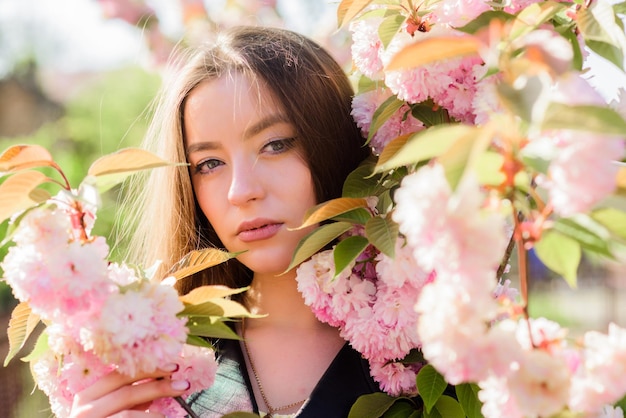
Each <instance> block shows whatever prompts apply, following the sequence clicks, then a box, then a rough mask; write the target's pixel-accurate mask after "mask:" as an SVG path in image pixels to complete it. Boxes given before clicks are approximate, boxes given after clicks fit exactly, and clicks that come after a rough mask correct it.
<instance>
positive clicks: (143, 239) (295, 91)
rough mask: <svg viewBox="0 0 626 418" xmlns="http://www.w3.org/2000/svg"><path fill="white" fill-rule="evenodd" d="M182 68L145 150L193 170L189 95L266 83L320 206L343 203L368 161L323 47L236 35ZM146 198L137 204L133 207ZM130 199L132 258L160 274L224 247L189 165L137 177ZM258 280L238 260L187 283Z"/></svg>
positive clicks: (292, 37)
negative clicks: (189, 256)
mask: <svg viewBox="0 0 626 418" xmlns="http://www.w3.org/2000/svg"><path fill="white" fill-rule="evenodd" d="M180 57H181V58H180V60H181V62H183V65H182V66H179V67H178V70H177V71H175V74H176V76H175V77H174V78H173V79H172V80H170V82H168V83H165V84H164V86H163V88H162V93H161V95H160V100H159V101H158V102H157V107H156V109H155V115H154V119H153V122H152V124H151V127H150V129H149V131H148V134H147V136H146V140H145V141H144V144H143V146H144V147H145V148H147V149H149V150H151V151H153V152H155V153H157V154H158V155H160V156H161V157H163V158H165V159H168V160H171V161H179V162H185V161H186V157H185V151H184V144H183V143H184V141H183V135H184V132H183V120H182V119H183V110H184V106H185V101H186V98H187V96H188V95H189V93H190V92H191V90H193V89H194V88H195V87H196V86H197V85H198V84H199V83H201V82H202V81H204V80H210V79H216V78H219V77H222V76H225V75H228V74H232V73H234V72H237V73H241V74H243V75H245V76H246V77H248V78H249V79H250V80H252V81H262V82H263V84H264V85H265V86H267V87H268V88H269V89H270V91H271V92H272V94H273V95H274V97H275V98H276V99H277V101H278V103H279V104H280V105H281V106H282V107H283V109H284V111H285V113H286V115H287V116H288V117H289V118H290V122H291V123H292V124H293V126H294V127H295V128H296V130H297V135H298V138H299V146H301V147H302V154H303V157H304V159H305V161H306V162H307V164H308V166H309V168H310V170H311V174H312V178H313V182H314V187H315V193H316V197H317V200H318V202H322V201H326V200H329V199H332V198H335V197H339V196H340V195H341V189H342V185H343V181H344V180H345V178H346V176H347V175H348V174H349V173H350V172H351V171H352V170H353V169H355V168H356V167H357V165H358V164H359V163H360V162H361V161H363V160H364V159H365V158H366V157H367V156H368V155H369V154H370V149H369V148H368V147H366V146H364V140H363V138H362V137H361V134H360V132H359V130H358V128H357V127H356V125H355V123H354V121H353V120H352V118H351V116H350V109H351V99H352V95H353V90H352V87H351V85H350V82H349V80H348V78H347V76H346V75H345V73H344V71H343V70H342V68H341V67H340V66H339V65H338V64H337V62H336V61H335V60H334V59H333V58H332V56H331V55H330V54H329V53H328V52H327V51H325V50H324V49H323V48H322V47H320V46H319V45H318V44H316V43H315V42H313V41H312V40H310V39H308V38H306V37H304V36H302V35H299V34H297V33H294V32H291V31H287V30H282V29H275V28H267V27H238V28H234V29H231V30H229V31H227V32H225V33H222V34H219V35H218V36H217V38H216V39H215V40H214V41H213V42H211V43H210V44H207V45H204V46H202V47H200V48H197V49H195V50H193V51H188V52H187V53H185V54H183V55H180ZM137 194H139V198H138V199H135V198H136V197H137ZM129 196H130V197H131V198H133V199H134V200H133V201H132V202H133V203H132V204H131V205H130V209H131V212H132V213H131V219H133V221H132V222H133V223H132V226H131V227H130V228H127V229H126V231H128V232H127V233H128V234H130V235H131V237H130V255H129V256H130V259H131V260H132V261H138V262H140V263H142V264H143V265H151V264H152V263H154V262H155V261H156V260H161V262H162V265H161V269H160V271H161V274H163V273H164V272H166V271H167V270H168V269H169V268H170V267H171V266H172V265H173V264H175V263H176V262H177V261H178V260H179V259H180V258H182V257H183V256H184V255H185V254H186V253H188V252H189V251H192V250H194V249H199V248H206V247H218V248H222V247H223V245H222V243H221V242H220V240H219V238H218V237H217V235H216V234H215V231H214V230H213V228H212V226H211V225H210V224H209V222H208V221H207V219H206V217H205V216H204V214H203V213H202V211H201V210H200V208H199V207H198V205H197V202H196V199H195V197H194V193H193V188H192V186H191V180H190V177H189V173H188V169H187V167H185V166H179V167H170V168H166V169H162V168H161V169H156V170H153V171H152V172H150V173H149V175H148V176H147V177H146V178H143V179H141V178H139V179H138V180H137V181H136V183H135V184H134V185H133V187H132V188H131V192H130V193H129ZM251 279H252V272H250V271H249V270H248V269H247V268H246V267H244V266H243V265H242V264H241V263H240V262H239V261H237V260H231V261H229V262H227V263H224V264H221V265H219V266H217V267H214V268H211V269H208V270H206V271H204V272H201V273H198V274H196V275H195V276H193V277H190V278H188V279H185V280H183V281H181V282H179V290H180V291H181V292H182V293H186V292H188V291H189V290H191V289H192V288H194V287H197V286H200V285H203V284H224V285H227V286H230V287H242V286H247V285H248V284H249V283H250V281H251Z"/></svg>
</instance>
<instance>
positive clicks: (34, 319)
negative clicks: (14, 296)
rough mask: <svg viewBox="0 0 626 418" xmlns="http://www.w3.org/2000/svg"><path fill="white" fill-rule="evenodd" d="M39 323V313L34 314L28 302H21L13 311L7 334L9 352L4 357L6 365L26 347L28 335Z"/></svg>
mask: <svg viewBox="0 0 626 418" xmlns="http://www.w3.org/2000/svg"><path fill="white" fill-rule="evenodd" d="M38 323H39V315H37V314H34V313H33V312H32V311H31V309H30V306H29V305H28V303H26V302H20V303H19V304H18V305H17V306H16V307H15V308H14V309H13V312H12V313H11V319H10V320H9V328H8V329H7V336H8V338H9V352H8V353H7V356H6V357H5V359H4V367H6V366H7V364H9V361H11V359H12V358H13V357H15V355H16V354H17V353H19V351H20V350H21V349H22V348H23V347H24V344H26V341H27V340H28V337H29V336H30V334H31V333H32V332H33V330H34V329H35V327H36V326H37V324H38Z"/></svg>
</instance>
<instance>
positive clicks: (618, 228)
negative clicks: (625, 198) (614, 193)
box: [591, 208, 626, 239]
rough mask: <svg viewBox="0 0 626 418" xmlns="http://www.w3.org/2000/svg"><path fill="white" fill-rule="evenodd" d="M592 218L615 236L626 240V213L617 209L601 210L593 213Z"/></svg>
mask: <svg viewBox="0 0 626 418" xmlns="http://www.w3.org/2000/svg"><path fill="white" fill-rule="evenodd" d="M591 217H592V218H593V219H595V220H596V221H598V222H600V223H601V224H602V225H604V226H605V227H606V228H607V229H608V230H610V231H611V232H612V233H613V234H615V235H617V236H618V237H620V238H623V239H626V212H624V211H621V210H619V209H616V208H600V209H596V210H594V211H593V212H591Z"/></svg>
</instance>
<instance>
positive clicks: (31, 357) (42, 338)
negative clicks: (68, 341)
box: [20, 331, 49, 363]
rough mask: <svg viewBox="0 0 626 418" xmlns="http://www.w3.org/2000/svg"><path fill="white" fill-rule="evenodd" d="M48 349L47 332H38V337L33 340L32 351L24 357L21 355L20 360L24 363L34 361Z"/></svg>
mask: <svg viewBox="0 0 626 418" xmlns="http://www.w3.org/2000/svg"><path fill="white" fill-rule="evenodd" d="M48 349H49V346H48V333H47V332H45V331H44V332H42V333H41V334H39V337H37V342H35V347H34V348H33V351H31V352H30V354H28V355H27V356H26V357H22V358H21V359H20V360H22V361H23V362H26V363H28V362H31V361H35V360H37V359H39V358H41V356H42V355H44V354H45V353H46V351H48Z"/></svg>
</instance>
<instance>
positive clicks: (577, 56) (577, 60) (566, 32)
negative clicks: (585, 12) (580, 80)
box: [555, 26, 583, 71]
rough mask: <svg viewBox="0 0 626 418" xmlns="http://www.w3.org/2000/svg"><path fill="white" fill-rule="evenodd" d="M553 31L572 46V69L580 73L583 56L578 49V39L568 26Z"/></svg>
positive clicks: (558, 27)
mask: <svg viewBox="0 0 626 418" xmlns="http://www.w3.org/2000/svg"><path fill="white" fill-rule="evenodd" d="M555 29H556V31H557V32H558V33H559V34H561V36H563V37H564V38H565V39H567V40H568V42H569V43H570V44H571V45H572V50H573V52H574V57H573V58H572V67H573V68H574V70H576V71H582V68H583V54H582V51H581V48H580V42H578V37H577V36H576V34H575V33H574V31H573V30H572V28H571V27H570V26H557V27H556V28H555Z"/></svg>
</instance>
